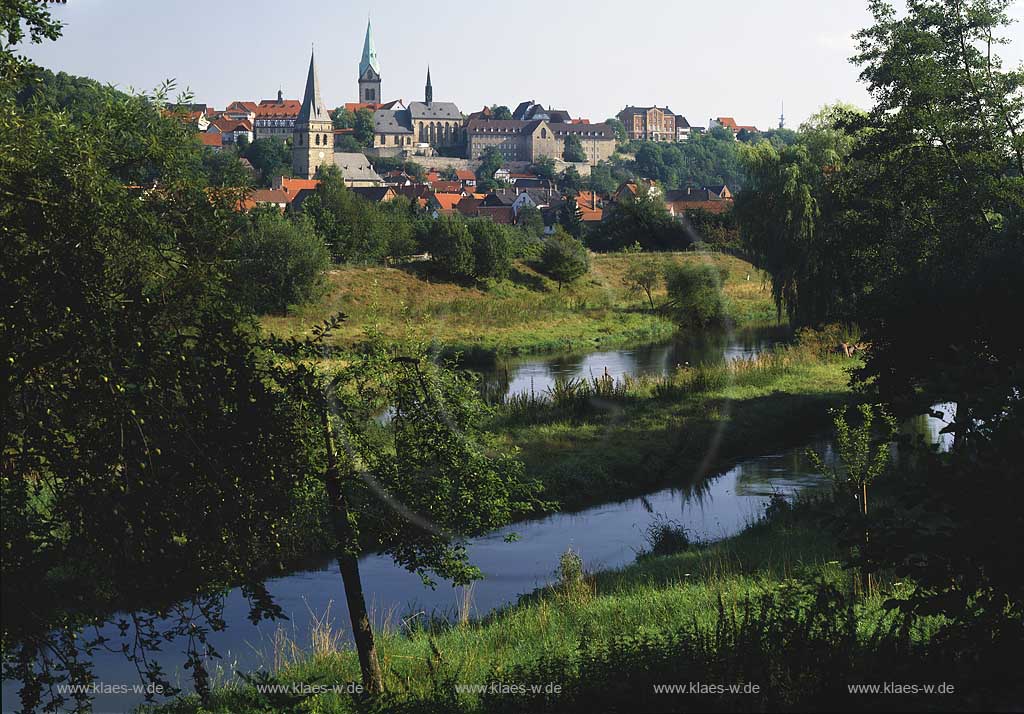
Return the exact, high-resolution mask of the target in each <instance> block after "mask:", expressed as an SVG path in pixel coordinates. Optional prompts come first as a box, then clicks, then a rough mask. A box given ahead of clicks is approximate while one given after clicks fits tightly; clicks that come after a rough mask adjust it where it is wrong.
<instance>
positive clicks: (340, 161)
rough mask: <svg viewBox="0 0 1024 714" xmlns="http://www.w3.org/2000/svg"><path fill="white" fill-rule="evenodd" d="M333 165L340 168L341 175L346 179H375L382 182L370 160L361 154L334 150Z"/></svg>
mask: <svg viewBox="0 0 1024 714" xmlns="http://www.w3.org/2000/svg"><path fill="white" fill-rule="evenodd" d="M334 165H335V166H337V167H338V169H340V170H341V175H342V177H343V178H345V179H346V180H348V181H377V182H379V183H384V179H382V178H381V177H380V176H379V175H378V174H377V172H376V171H374V170H373V166H372V165H371V164H370V160H369V159H367V158H366V156H365V155H363V154H357V153H346V152H335V154H334Z"/></svg>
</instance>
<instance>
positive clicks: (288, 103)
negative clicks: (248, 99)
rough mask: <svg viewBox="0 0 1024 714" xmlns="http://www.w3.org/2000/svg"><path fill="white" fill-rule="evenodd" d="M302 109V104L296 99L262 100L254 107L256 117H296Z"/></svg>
mask: <svg viewBox="0 0 1024 714" xmlns="http://www.w3.org/2000/svg"><path fill="white" fill-rule="evenodd" d="M300 109H302V102H300V101H299V100H298V99H282V100H281V101H277V100H276V99H264V100H262V101H260V103H259V106H258V107H256V116H257V117H264V118H266V117H297V116H298V115H299V110H300Z"/></svg>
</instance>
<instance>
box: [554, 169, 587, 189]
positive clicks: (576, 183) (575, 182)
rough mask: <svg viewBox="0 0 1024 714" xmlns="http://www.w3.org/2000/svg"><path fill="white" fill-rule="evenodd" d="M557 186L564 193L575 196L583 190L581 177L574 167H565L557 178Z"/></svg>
mask: <svg viewBox="0 0 1024 714" xmlns="http://www.w3.org/2000/svg"><path fill="white" fill-rule="evenodd" d="M558 186H559V187H560V188H561V189H562V191H564V192H565V193H569V194H572V195H573V196H575V195H576V194H577V193H579V192H580V189H581V188H583V177H582V176H580V172H579V171H577V170H576V167H575V166H567V167H566V168H565V171H563V172H562V175H561V176H559V177H558Z"/></svg>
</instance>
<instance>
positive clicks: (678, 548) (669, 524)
mask: <svg viewBox="0 0 1024 714" xmlns="http://www.w3.org/2000/svg"><path fill="white" fill-rule="evenodd" d="M645 540H646V541H647V546H648V548H647V550H646V551H644V552H643V553H641V554H640V555H641V557H646V556H657V555H673V554H674V553H682V552H683V551H684V550H687V549H689V547H690V534H689V533H688V532H687V530H686V528H684V527H683V525H682V524H681V523H679V522H678V521H674V520H672V519H671V518H667V517H665V516H664V515H662V514H660V513H659V514H658V515H657V516H655V518H654V520H653V521H651V523H650V525H648V526H647V534H646V538H645Z"/></svg>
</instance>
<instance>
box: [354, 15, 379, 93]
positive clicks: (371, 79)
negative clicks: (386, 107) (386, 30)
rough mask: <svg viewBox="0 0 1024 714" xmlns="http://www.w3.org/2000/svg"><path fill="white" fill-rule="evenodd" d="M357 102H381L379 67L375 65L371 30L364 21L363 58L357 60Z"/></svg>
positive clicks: (375, 50)
mask: <svg viewBox="0 0 1024 714" xmlns="http://www.w3.org/2000/svg"><path fill="white" fill-rule="evenodd" d="M359 101H360V102H375V103H378V104H379V103H380V102H381V95H380V65H379V64H377V48H376V47H374V45H373V30H372V28H371V27H370V21H369V20H367V21H366V39H365V40H363V57H362V59H360V60H359Z"/></svg>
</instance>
